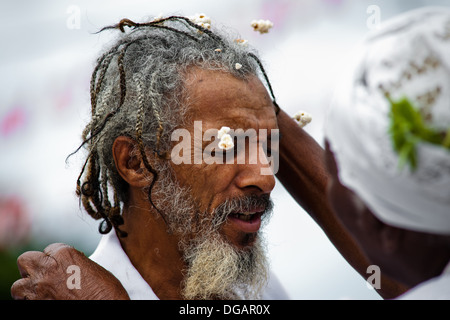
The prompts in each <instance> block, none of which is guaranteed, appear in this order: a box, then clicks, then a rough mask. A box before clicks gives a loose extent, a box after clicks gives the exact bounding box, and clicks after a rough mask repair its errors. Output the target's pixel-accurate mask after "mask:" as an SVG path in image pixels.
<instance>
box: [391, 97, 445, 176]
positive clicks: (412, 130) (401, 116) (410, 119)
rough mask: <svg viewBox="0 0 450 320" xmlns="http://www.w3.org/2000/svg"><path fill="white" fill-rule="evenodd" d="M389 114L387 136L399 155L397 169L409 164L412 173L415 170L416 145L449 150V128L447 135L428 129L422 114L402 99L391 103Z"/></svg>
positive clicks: (405, 99)
mask: <svg viewBox="0 0 450 320" xmlns="http://www.w3.org/2000/svg"><path fill="white" fill-rule="evenodd" d="M388 100H389V102H390V104H391V110H390V113H389V117H390V126H389V134H390V136H391V139H392V144H393V148H394V150H395V151H396V152H397V154H398V155H399V167H400V168H403V167H404V166H405V165H406V164H409V166H410V168H411V170H412V171H414V170H415V169H416V168H417V165H418V164H417V150H416V149H417V148H416V146H417V143H419V142H421V141H424V142H428V143H431V144H435V145H439V146H443V147H444V148H446V149H448V150H450V128H449V130H448V131H447V133H446V134H445V133H443V132H440V131H437V130H435V129H433V128H431V127H428V126H427V124H426V123H425V121H424V119H423V116H422V114H421V113H420V111H419V110H418V108H415V107H414V106H413V104H412V103H411V102H410V101H409V100H408V98H406V97H404V98H402V99H400V100H398V101H393V100H392V99H391V98H389V97H388Z"/></svg>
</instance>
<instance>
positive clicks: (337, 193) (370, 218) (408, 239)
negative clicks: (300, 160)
mask: <svg viewBox="0 0 450 320" xmlns="http://www.w3.org/2000/svg"><path fill="white" fill-rule="evenodd" d="M325 159H326V164H327V168H328V171H329V172H330V178H329V181H330V182H329V186H328V197H329V203H330V204H331V205H332V207H333V210H334V213H335V214H336V216H337V217H338V219H339V221H340V222H342V224H343V225H344V226H345V228H346V229H347V230H348V231H349V233H350V234H351V235H352V237H353V238H354V239H355V240H356V241H357V243H358V245H359V247H360V248H361V249H362V250H363V252H364V254H365V255H366V256H367V258H368V259H369V260H370V261H371V263H372V264H376V265H378V266H379V267H380V269H381V270H382V272H384V273H385V274H386V275H388V276H390V277H391V278H392V279H395V280H396V281H398V282H400V283H402V284H403V285H404V286H405V287H406V288H408V287H409V288H411V287H414V286H416V285H418V284H419V283H422V282H424V281H426V280H429V279H431V278H433V277H436V276H439V275H440V274H441V273H442V271H443V269H444V268H445V266H446V265H447V263H448V261H449V260H450V237H448V236H440V235H436V234H430V233H423V232H416V231H412V230H406V229H402V228H397V227H394V226H391V225H388V224H386V223H383V222H382V221H380V220H379V219H377V217H376V216H375V215H374V214H373V213H372V212H371V211H370V209H369V208H368V207H367V206H366V205H365V204H364V202H363V201H362V200H361V198H359V196H358V195H356V194H355V193H354V192H353V191H352V190H350V189H348V188H346V187H345V186H344V185H342V184H341V182H340V181H339V176H338V168H337V166H336V161H335V158H334V155H333V153H332V151H331V150H330V147H329V144H328V143H326V147H325ZM382 286H383V285H382Z"/></svg>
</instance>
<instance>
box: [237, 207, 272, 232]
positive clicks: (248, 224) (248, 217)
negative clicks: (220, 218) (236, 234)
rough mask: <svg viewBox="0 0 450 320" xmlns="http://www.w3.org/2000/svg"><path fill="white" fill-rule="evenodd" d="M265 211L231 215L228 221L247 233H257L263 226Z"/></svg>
mask: <svg viewBox="0 0 450 320" xmlns="http://www.w3.org/2000/svg"><path fill="white" fill-rule="evenodd" d="M263 213H264V211H259V212H242V213H231V214H230V215H229V216H228V220H229V221H230V222H231V223H233V225H234V227H235V228H236V229H238V230H240V231H242V232H245V233H254V232H257V231H258V230H259V228H260V226H261V216H262V215H263Z"/></svg>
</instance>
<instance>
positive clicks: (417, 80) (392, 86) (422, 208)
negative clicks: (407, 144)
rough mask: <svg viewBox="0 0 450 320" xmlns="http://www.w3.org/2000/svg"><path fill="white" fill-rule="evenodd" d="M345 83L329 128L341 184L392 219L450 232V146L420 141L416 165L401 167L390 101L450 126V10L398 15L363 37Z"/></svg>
mask: <svg viewBox="0 0 450 320" xmlns="http://www.w3.org/2000/svg"><path fill="white" fill-rule="evenodd" d="M356 56H357V57H356V58H355V59H353V60H352V61H353V62H352V63H353V66H351V67H350V68H349V69H347V71H348V72H347V73H348V74H347V75H346V77H344V79H342V81H341V82H340V87H339V88H338V89H337V91H336V94H335V99H334V101H333V103H332V105H331V108H330V110H329V113H328V115H327V120H326V127H325V133H326V138H327V140H328V141H329V142H330V147H331V150H332V151H333V152H334V155H335V158H336V162H337V166H338V169H339V178H340V180H341V183H342V184H344V185H345V186H347V187H348V188H350V189H352V190H353V191H354V192H356V193H357V194H358V195H359V196H360V197H361V198H362V199H363V200H364V202H365V203H366V204H367V206H368V207H369V208H370V209H371V211H372V212H373V213H374V214H375V215H376V216H377V217H378V218H379V219H380V220H381V221H384V222H385V223H387V224H390V225H393V226H397V227H400V228H404V229H410V230H416V231H422V232H429V233H437V234H447V235H450V151H449V150H446V149H445V148H444V147H439V146H436V145H432V144H429V143H425V142H420V143H419V144H418V145H417V169H416V170H415V171H411V170H410V168H409V167H408V166H405V167H404V168H403V169H400V168H399V156H398V154H397V153H396V152H395V151H394V149H393V143H392V140H391V137H390V134H389V125H390V119H389V112H390V107H391V106H390V103H389V101H388V99H387V98H386V96H385V94H384V92H389V93H390V97H391V98H392V99H393V100H394V101H395V100H399V99H400V98H402V97H407V98H408V99H409V100H410V101H411V102H412V104H414V105H415V106H417V107H419V108H420V109H421V111H422V112H424V113H426V114H427V115H428V116H427V117H426V118H427V125H429V126H431V127H433V128H435V129H439V130H442V131H443V132H446V131H447V130H448V129H449V128H450V8H436V7H432V8H423V9H419V10H414V11H411V12H409V13H406V14H403V15H401V16H399V17H397V18H394V19H392V20H390V21H388V22H386V23H384V24H382V25H381V26H380V28H379V29H378V30H376V31H375V32H374V33H371V34H369V36H368V37H367V38H366V39H365V40H364V41H363V43H362V45H361V46H360V47H359V50H357V55H356Z"/></svg>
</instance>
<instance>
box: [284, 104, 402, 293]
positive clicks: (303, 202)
mask: <svg viewBox="0 0 450 320" xmlns="http://www.w3.org/2000/svg"><path fill="white" fill-rule="evenodd" d="M278 127H279V129H280V133H281V139H280V165H279V169H278V173H277V178H278V179H279V180H280V182H281V183H282V184H283V185H284V187H285V188H286V190H287V191H288V192H289V193H290V194H291V195H292V197H293V198H294V199H295V200H296V201H297V203H298V204H299V205H300V206H302V207H303V209H305V211H306V212H308V214H309V215H310V216H311V217H312V218H313V219H314V220H315V221H316V223H317V224H318V225H319V226H320V227H321V228H322V230H323V231H324V232H325V234H326V235H327V237H328V238H329V239H330V241H331V242H332V243H333V245H334V246H335V247H336V248H337V250H338V251H339V252H340V253H341V254H342V256H343V257H344V258H345V259H346V260H347V261H348V262H349V263H350V265H351V266H352V267H353V268H354V269H355V270H356V271H357V272H358V273H359V274H361V275H362V276H363V277H364V278H367V277H368V276H370V274H367V273H366V271H367V267H368V266H369V262H368V260H367V259H366V257H365V256H364V254H363V253H362V252H361V250H360V249H359V247H358V246H357V245H356V243H355V242H354V240H353V239H352V238H351V236H350V235H349V234H348V232H347V231H346V229H345V228H344V227H343V226H342V225H341V224H340V223H339V221H338V220H337V217H336V216H335V215H334V214H333V212H332V209H331V207H330V206H329V205H328V200H327V195H326V190H327V179H328V173H327V170H326V166H325V156H324V150H323V149H322V147H321V146H320V145H319V144H318V143H317V142H316V141H315V140H314V139H313V138H312V137H311V136H310V135H309V134H308V133H307V132H306V131H304V130H303V129H302V128H300V126H298V124H297V123H296V122H295V121H294V120H293V119H291V117H289V115H288V114H286V113H285V112H284V111H283V110H280V112H279V114H278ZM405 290H406V288H404V287H402V286H400V285H399V284H398V283H396V282H393V281H392V280H390V279H387V278H386V277H383V276H382V281H381V289H379V290H377V291H378V293H379V294H380V295H381V296H382V297H383V298H385V299H391V298H394V297H396V296H398V295H400V294H401V293H403V292H404V291H405Z"/></svg>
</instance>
